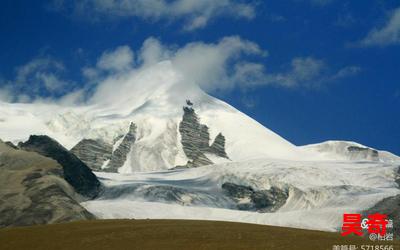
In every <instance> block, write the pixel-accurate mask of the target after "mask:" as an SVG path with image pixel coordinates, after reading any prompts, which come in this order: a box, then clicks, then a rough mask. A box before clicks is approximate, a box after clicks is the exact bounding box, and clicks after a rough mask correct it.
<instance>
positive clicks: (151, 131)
mask: <svg viewBox="0 0 400 250" xmlns="http://www.w3.org/2000/svg"><path fill="white" fill-rule="evenodd" d="M116 81H117V82H119V84H118V86H119V87H118V88H115V87H114V84H115V82H116ZM31 134H46V135H49V136H50V137H52V138H54V139H56V140H57V141H59V142H60V143H61V144H62V145H63V146H65V147H66V148H68V149H73V152H75V153H76V154H78V155H80V156H81V157H82V158H83V159H84V160H85V159H86V158H90V159H88V160H87V161H86V163H88V165H91V167H92V168H93V169H105V170H106V171H111V172H116V171H119V172H121V173H133V172H138V171H153V170H163V169H172V168H175V167H177V166H200V165H207V164H212V163H220V162H226V161H233V162H235V161H244V160H250V159H259V158H275V159H289V160H329V159H340V155H343V154H347V153H348V152H338V150H337V147H334V146H330V147H296V146H295V145H293V144H291V143H290V142H288V141H286V140H285V139H283V138H282V137H280V136H279V135H277V134H275V133H274V132H272V131H271V130H269V129H267V128H265V127H263V126H262V125H261V124H259V123H258V122H256V121H254V120H253V119H251V118H250V117H248V116H246V115H245V114H243V113H241V112H240V111H238V110H236V109H234V108H233V107H231V106H230V105H228V104H226V103H224V102H222V101H220V100H218V99H216V98H214V97H211V96H209V95H207V94H206V93H204V92H203V91H202V90H201V89H200V88H198V87H197V86H196V85H195V84H190V83H187V82H182V81H181V78H180V76H179V74H178V73H177V72H175V71H174V70H173V67H171V63H170V62H168V61H166V62H162V63H159V64H157V65H155V66H151V68H149V69H147V70H146V69H144V70H142V71H140V72H129V73H127V74H126V75H122V76H119V78H118V79H112V81H111V79H110V81H109V82H108V81H107V80H106V81H104V83H103V84H101V85H100V86H98V88H97V90H96V91H95V93H94V94H93V96H91V97H90V98H89V100H88V101H87V102H86V103H85V104H81V105H77V106H65V105H59V104H54V103H52V104H46V103H36V104H8V103H1V104H0V138H2V139H3V140H6V141H13V142H15V143H17V142H20V141H25V140H27V139H28V137H29V135H31ZM94 144H96V145H94ZM342 149H343V147H342ZM353 149H354V150H356V149H355V148H353ZM344 151H346V149H344ZM327 152H328V153H327ZM329 152H335V153H337V154H336V155H335V154H329ZM87 154H92V155H91V156H89V155H87ZM360 155H362V154H360ZM395 158H396V157H395V156H393V157H391V159H395ZM356 159H357V160H363V158H362V157H358V158H356ZM385 159H386V158H384V159H381V158H380V156H379V152H377V151H376V155H374V156H371V155H368V156H366V158H365V160H377V161H379V160H385Z"/></svg>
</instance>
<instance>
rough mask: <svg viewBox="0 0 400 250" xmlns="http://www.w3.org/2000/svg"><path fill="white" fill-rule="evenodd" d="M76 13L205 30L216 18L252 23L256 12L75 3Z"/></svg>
mask: <svg viewBox="0 0 400 250" xmlns="http://www.w3.org/2000/svg"><path fill="white" fill-rule="evenodd" d="M68 4H69V5H70V4H71V2H68V1H63V0H54V3H53V7H54V8H56V9H66V8H67V6H68ZM70 8H72V9H73V10H74V12H75V13H78V14H79V15H85V16H87V15H88V14H89V15H92V16H94V17H111V18H129V17H138V18H142V19H145V20H150V21H159V20H162V19H164V20H177V19H180V20H183V21H184V22H185V25H184V29H186V30H194V29H198V28H203V27H205V26H206V25H207V24H208V23H209V21H210V20H212V19H214V18H216V17H219V16H230V17H234V18H245V19H251V18H253V17H254V16H255V8H254V6H253V5H252V4H250V3H245V2H244V1H237V0H218V1H215V0H173V1H171V0H75V1H74V2H73V5H72V7H71V6H70Z"/></svg>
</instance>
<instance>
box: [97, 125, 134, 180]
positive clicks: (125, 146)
mask: <svg viewBox="0 0 400 250" xmlns="http://www.w3.org/2000/svg"><path fill="white" fill-rule="evenodd" d="M136 129H137V128H136V125H135V124H134V123H131V124H130V126H129V131H128V133H127V134H126V135H125V137H124V138H123V139H122V142H121V144H119V146H118V148H117V149H116V150H115V151H114V152H113V153H112V155H111V158H110V162H109V163H108V164H107V166H106V168H105V169H103V171H106V172H118V168H120V167H122V166H123V165H124V163H125V161H126V159H127V156H128V154H129V152H130V151H131V147H132V144H134V143H135V141H136Z"/></svg>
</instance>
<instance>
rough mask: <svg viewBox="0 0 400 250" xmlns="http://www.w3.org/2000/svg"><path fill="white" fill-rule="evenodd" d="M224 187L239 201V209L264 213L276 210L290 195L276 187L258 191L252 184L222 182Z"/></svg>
mask: <svg viewBox="0 0 400 250" xmlns="http://www.w3.org/2000/svg"><path fill="white" fill-rule="evenodd" d="M222 189H223V190H224V192H225V193H226V195H227V196H228V197H230V198H232V199H233V200H235V201H236V202H237V207H238V209H240V210H250V211H252V210H253V211H254V210H255V211H258V212H263V213H265V212H275V211H276V210H278V209H279V208H280V207H282V206H283V205H284V204H285V203H286V200H287V198H288V196H289V195H288V193H287V191H284V190H281V189H279V188H276V187H271V189H269V190H258V191H256V190H254V189H253V188H252V187H250V186H243V185H237V184H234V183H230V182H226V183H224V184H222Z"/></svg>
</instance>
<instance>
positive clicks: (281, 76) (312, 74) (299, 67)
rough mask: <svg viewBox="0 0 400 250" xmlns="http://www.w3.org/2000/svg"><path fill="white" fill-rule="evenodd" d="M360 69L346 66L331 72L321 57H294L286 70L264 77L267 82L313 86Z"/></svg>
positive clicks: (351, 73) (357, 71)
mask: <svg viewBox="0 0 400 250" xmlns="http://www.w3.org/2000/svg"><path fill="white" fill-rule="evenodd" d="M360 71H361V68H360V67H358V66H346V67H344V68H341V69H339V70H337V71H333V72H332V70H331V69H330V67H329V66H328V65H327V64H326V63H325V62H324V61H323V60H321V59H316V58H313V57H296V58H294V59H292V62H291V64H290V67H289V69H288V70H287V71H286V72H282V73H272V74H268V75H266V77H265V78H266V79H267V81H266V82H268V83H269V84H275V85H281V86H284V87H291V88H293V87H307V88H314V87H319V86H321V85H323V84H328V83H331V82H333V81H337V80H340V79H343V78H346V77H350V76H353V75H356V74H358V73H359V72H360Z"/></svg>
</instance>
